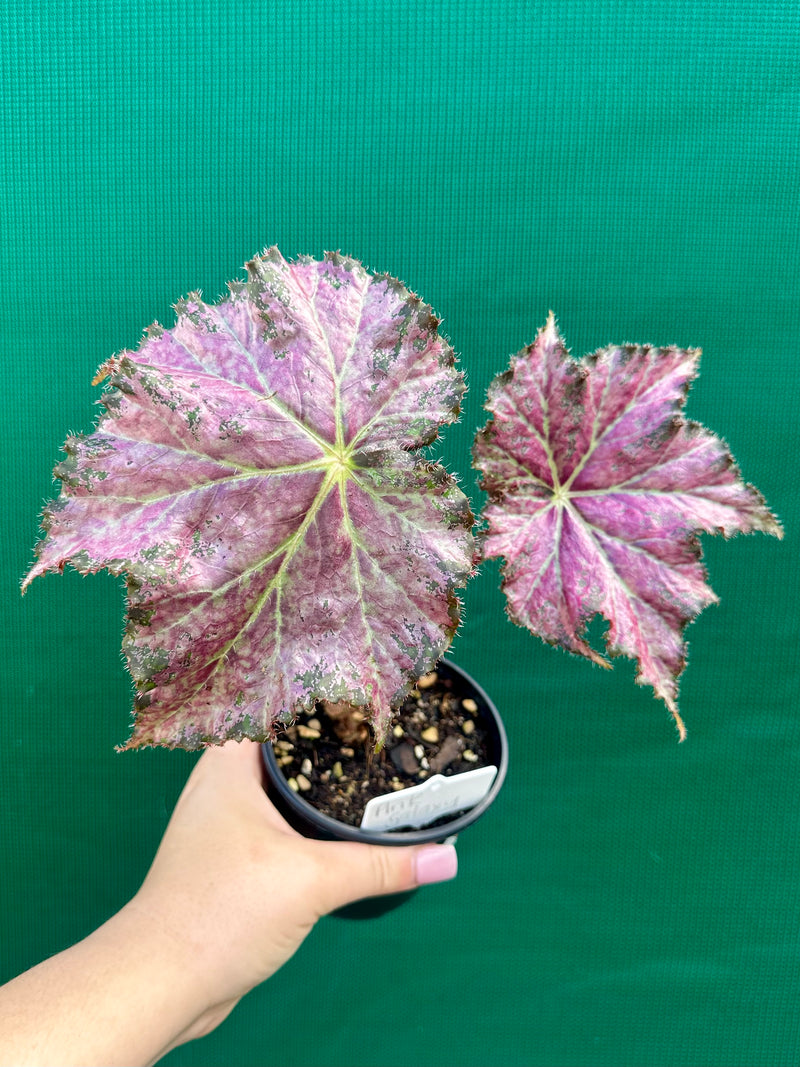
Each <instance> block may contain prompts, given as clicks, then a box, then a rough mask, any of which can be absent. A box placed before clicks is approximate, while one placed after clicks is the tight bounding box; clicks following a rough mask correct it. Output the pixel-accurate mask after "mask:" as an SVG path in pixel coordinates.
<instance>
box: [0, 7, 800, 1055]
mask: <svg viewBox="0 0 800 1067" xmlns="http://www.w3.org/2000/svg"><path fill="white" fill-rule="evenodd" d="M0 40H1V41H2V45H1V47H0V93H2V109H0V142H1V143H2V155H1V156H0V159H1V160H2V174H1V175H0V226H2V244H1V246H0V256H2V260H1V263H2V280H3V287H4V292H5V297H4V299H3V301H2V307H1V308H0V345H1V346H2V349H1V353H2V369H3V391H2V393H3V404H4V407H3V436H4V448H3V450H2V463H3V505H4V506H3V523H2V583H3V584H2V596H3V624H2V628H0V647H1V648H2V700H3V714H2V718H1V719H0V775H1V776H2V777H1V778H0V781H1V782H2V806H1V807H0V853H1V856H2V860H1V862H2V866H1V867H0V872H1V873H0V922H1V924H2V925H1V930H2V975H0V977H3V978H7V977H9V976H10V975H12V974H14V973H16V972H17V971H19V970H20V969H22V968H24V967H26V966H29V965H31V964H32V963H34V962H35V961H37V960H39V959H40V958H42V957H43V956H44V955H46V954H50V953H52V952H55V951H57V950H59V949H61V948H62V947H64V946H66V945H67V944H69V943H70V942H72V941H74V940H75V939H77V938H79V937H81V936H82V935H83V934H85V933H86V932H88V931H89V930H90V929H92V928H93V927H94V926H95V925H97V924H98V923H99V922H100V921H102V920H103V919H104V918H105V917H106V916H107V915H108V914H109V913H110V912H111V911H113V910H114V909H115V908H117V907H118V906H119V905H121V904H122V903H123V902H124V901H125V900H126V899H127V897H128V896H129V894H131V893H132V892H133V891H134V890H135V888H136V887H137V885H138V882H139V879H140V878H141V877H142V875H143V873H144V871H145V870H146V867H147V864H148V862H149V860H150V858H151V856H152V854H153V851H154V849H155V847H156V844H157V842H158V840H159V836H160V834H161V832H162V830H163V827H164V826H165V823H166V820H167V816H168V813H169V811H170V809H171V807H172V804H173V802H174V800H175V798H176V797H177V795H178V793H179V791H180V788H181V785H182V783H183V782H184V780H185V778H186V775H187V773H188V771H189V769H190V767H191V765H192V763H193V761H194V759H195V757H194V756H192V755H189V754H186V753H181V752H178V753H173V752H167V751H161V750H158V751H156V750H148V751H144V752H141V753H133V754H127V755H117V754H115V752H114V745H115V744H117V743H119V742H121V741H122V740H123V739H124V738H125V737H126V736H127V729H128V722H129V687H128V682H127V680H126V676H125V673H124V670H123V667H122V664H121V660H120V656H119V652H118V646H119V637H120V633H121V619H122V594H121V589H120V586H119V583H118V582H117V581H115V580H113V579H111V578H109V577H108V576H107V575H101V576H97V577H92V578H88V579H81V578H79V577H77V576H76V575H75V574H74V573H69V574H66V575H65V576H64V577H63V578H57V577H53V576H51V577H48V578H45V579H43V580H40V581H39V582H37V583H36V584H35V585H34V586H33V587H32V588H31V590H30V591H29V593H28V594H27V595H26V597H25V599H24V600H21V599H20V596H19V587H18V586H19V581H20V579H21V577H22V575H23V574H24V572H25V570H26V568H27V565H28V563H29V561H30V559H31V556H32V545H33V543H34V541H35V540H36V538H37V515H38V512H39V509H40V506H41V504H42V501H43V500H44V499H45V498H47V497H49V496H51V495H52V494H53V492H54V487H53V485H52V482H51V476H50V472H51V469H52V467H53V465H54V463H55V462H56V460H57V458H58V455H59V449H60V445H61V443H62V441H63V439H64V436H65V433H66V431H68V430H80V429H83V430H86V429H89V428H90V426H91V424H92V420H93V415H94V413H93V410H92V401H93V399H94V398H95V396H96V394H97V390H96V389H93V388H92V387H91V385H90V379H91V377H92V375H93V373H94V370H95V368H96V367H97V365H98V364H99V363H100V362H102V361H103V360H104V359H105V358H106V357H107V356H108V355H110V354H111V353H112V352H114V351H116V350H119V349H120V348H123V347H126V346H134V345H135V344H136V343H137V341H138V339H139V336H140V333H141V330H142V328H143V327H144V326H145V325H147V324H148V323H149V322H151V321H152V320H153V319H154V318H158V319H160V320H161V321H162V322H167V323H171V321H172V318H171V311H170V304H171V303H172V302H173V301H174V300H176V299H177V298H178V297H179V296H181V295H182V294H184V293H186V292H187V291H189V290H190V289H193V288H198V287H199V288H201V289H202V290H203V291H204V292H205V293H206V295H207V296H208V297H210V298H213V297H215V296H216V295H217V294H218V293H219V292H221V291H222V289H223V287H224V283H225V281H226V280H227V279H228V278H230V277H236V276H239V273H240V267H241V264H242V263H243V262H244V261H245V259H246V258H248V257H249V256H250V255H251V254H252V253H254V252H256V251H257V250H259V249H260V248H262V247H263V246H265V245H268V244H272V243H276V244H278V245H279V247H280V248H281V249H282V251H283V252H284V253H285V254H287V255H290V256H293V255H296V254H299V253H310V254H314V255H320V254H321V253H322V252H323V250H325V249H330V248H338V249H341V250H342V251H345V252H347V253H350V254H351V255H354V256H356V257H357V258H359V259H361V260H362V261H363V262H365V263H366V264H367V265H369V266H370V267H372V268H374V269H376V270H386V271H390V272H391V273H393V274H396V275H398V276H399V277H400V278H402V279H403V280H404V281H405V282H406V283H407V284H408V285H409V286H410V287H412V288H413V289H415V290H416V291H417V292H418V293H420V294H421V295H422V296H423V297H424V298H425V299H426V300H427V301H429V302H430V303H431V304H432V305H433V307H434V308H435V309H436V311H437V312H438V313H439V314H440V315H442V316H443V318H444V329H445V330H446V332H447V334H448V336H449V338H450V339H451V341H452V343H453V344H454V346H455V348H456V350H457V351H458V352H459V353H460V354H461V357H462V360H463V364H464V365H465V367H466V368H467V371H468V375H469V381H470V385H471V391H470V393H469V395H468V398H467V403H466V406H465V410H464V417H463V421H462V423H461V424H460V425H459V426H457V427H454V428H451V429H449V430H448V431H447V433H446V435H445V438H444V443H443V444H442V448H441V454H442V456H443V457H444V458H445V460H446V462H447V463H448V464H449V465H450V466H451V467H453V468H455V469H457V470H460V471H461V472H462V475H463V480H464V483H465V485H466V486H468V487H470V492H472V493H473V496H474V499H475V501H476V502H479V499H480V494H479V493H478V491H477V490H475V489H472V488H471V487H472V485H473V480H472V476H471V474H470V471H469V468H468V464H467V453H468V445H469V441H470V439H471V435H472V433H473V430H474V428H475V427H476V426H477V425H478V424H480V423H482V422H483V412H482V409H481V401H482V396H483V393H484V390H485V387H486V385H487V383H488V381H489V380H490V379H491V377H492V376H493V375H494V374H495V373H496V372H497V371H498V370H500V369H502V368H503V367H504V366H505V364H506V360H507V357H508V355H509V354H510V353H511V352H513V351H516V350H517V349H519V348H520V347H521V346H522V345H523V344H524V343H526V342H528V341H530V340H532V339H533V337H534V335H535V332H536V330H537V328H538V327H539V326H540V325H541V324H542V323H543V322H544V320H545V318H546V316H547V312H548V310H549V309H550V308H552V309H553V310H554V311H555V312H556V314H557V316H558V318H559V322H560V325H561V328H562V331H563V333H564V334H565V336H566V339H567V343H568V344H569V345H570V346H571V347H572V349H573V351H574V352H575V353H576V354H577V355H580V354H581V353H583V352H585V351H589V350H593V349H594V348H596V347H599V346H600V345H603V344H607V343H609V342H612V341H640V342H645V341H649V342H652V343H655V344H668V343H677V344H683V345H698V346H701V347H702V348H703V349H704V357H703V363H702V375H701V377H700V379H699V380H698V382H697V383H696V385H695V387H694V389H693V392H692V395H691V398H690V402H689V407H688V411H689V414H690V415H691V416H692V417H695V418H697V419H699V420H701V421H702V422H704V423H706V424H707V425H708V426H709V427H710V428H712V429H713V430H715V431H717V432H718V433H721V434H722V435H724V436H725V437H726V439H727V440H728V442H729V444H730V445H731V447H732V449H733V451H734V453H735V454H736V456H737V458H738V459H739V462H740V463H741V465H742V468H743V471H744V473H745V476H746V477H747V478H748V480H750V481H752V482H754V483H755V484H756V485H758V487H759V488H760V489H761V490H762V491H763V492H764V493H765V495H766V496H767V499H768V500H769V502H770V504H771V505H772V507H773V508H774V509H775V510H776V511H777V512H778V514H779V515H780V516H781V518H782V519H783V521H784V523H785V525H786V530H787V536H786V539H785V540H784V541H783V542H782V543H779V542H777V541H774V540H772V539H767V538H764V537H757V536H754V537H750V538H739V539H735V540H733V541H732V542H730V543H728V544H725V543H722V542H718V541H716V540H714V539H706V559H707V562H708V566H709V570H710V572H711V578H712V583H713V585H714V587H715V589H716V591H717V593H718V594H719V596H720V598H721V603H720V604H719V606H717V607H714V608H711V609H709V610H708V611H707V612H706V613H705V614H704V615H703V616H701V618H700V620H699V621H698V622H697V623H696V624H695V625H693V626H692V627H691V629H690V638H691V656H690V665H689V668H688V670H687V672H686V674H685V676H684V679H683V685H682V701H681V706H682V711H683V713H684V718H685V720H686V723H687V726H688V729H689V739H688V740H687V742H686V743H685V744H683V745H680V746H679V745H678V744H676V736H675V732H674V730H673V728H672V726H671V725H670V722H669V721H668V717H667V714H666V712H665V711H664V709H663V708H662V707H661V706H660V705H658V704H657V703H656V702H655V701H654V700H653V699H652V697H651V695H650V693H649V692H648V691H645V690H642V689H638V688H637V687H635V686H634V685H633V682H632V679H633V669H632V667H631V665H630V664H627V663H618V664H617V666H616V669H615V670H614V671H613V672H603V671H600V670H597V669H595V668H593V667H592V666H590V665H589V664H588V663H586V662H583V661H578V660H576V659H573V658H571V657H568V656H566V655H564V654H561V653H557V652H555V651H553V650H551V649H549V648H547V647H545V646H544V645H542V644H540V643H539V642H538V641H536V640H535V639H534V638H532V637H530V636H529V635H527V634H526V633H523V632H522V631H520V630H517V629H515V628H514V627H512V626H511V625H510V624H508V623H507V622H506V621H505V619H504V617H503V608H502V600H501V597H500V594H499V592H498V589H497V580H496V579H497V569H496V568H494V567H492V566H489V567H487V568H486V570H485V572H484V573H483V574H482V576H481V577H480V578H479V579H477V580H476V581H475V582H474V583H473V585H472V587H471V588H470V589H469V591H468V594H467V597H466V600H467V611H466V624H465V626H464V629H463V631H462V633H461V634H460V635H459V637H458V638H457V640H456V643H455V646H454V655H455V657H456V659H457V660H458V662H460V663H461V664H462V665H463V666H465V667H466V668H467V670H469V671H470V672H471V673H473V674H474V675H475V676H476V677H477V678H478V679H479V680H480V681H481V682H482V684H483V685H484V686H485V687H487V688H488V689H489V690H490V691H491V692H492V693H493V695H494V696H495V699H496V702H497V704H498V705H499V707H500V709H501V711H502V713H503V714H504V717H505V719H506V723H507V727H508V731H509V734H510V739H511V744H512V769H511V772H510V775H509V779H508V782H507V785H506V787H505V788H504V790H503V792H502V794H501V796H500V798H499V799H498V800H497V802H496V804H495V805H494V807H493V808H492V809H491V811H490V812H489V813H488V814H487V815H486V816H485V817H484V818H483V820H482V821H481V822H480V823H479V824H477V825H476V826H474V827H473V828H471V829H470V830H469V831H468V832H466V833H465V834H464V835H463V836H462V838H461V840H460V842H459V852H460V858H461V873H460V875H459V877H458V879H457V880H456V881H455V882H453V883H451V884H448V885H446V886H437V887H433V888H431V889H429V890H426V891H424V892H420V893H418V894H417V895H416V897H415V899H414V900H413V901H412V902H410V903H408V904H407V905H405V906H404V907H402V908H401V909H399V910H398V911H396V912H394V913H392V914H390V915H387V916H385V917H383V918H381V919H376V920H373V921H370V922H366V923H359V924H355V923H353V922H345V921H343V920H337V919H327V920H325V921H323V922H322V923H321V924H320V926H319V927H318V929H317V930H316V931H315V932H314V934H313V935H312V936H311V938H310V940H309V941H308V942H307V944H306V945H305V946H304V947H303V948H302V949H301V951H300V952H299V953H298V955H297V956H296V957H295V958H294V959H293V960H292V961H291V962H290V963H289V964H288V965H287V966H286V967H285V968H284V969H283V970H282V971H281V972H280V974H279V975H278V976H276V977H275V978H274V979H273V980H272V981H270V982H269V983H267V984H266V985H265V986H264V987H262V988H260V989H259V990H257V991H256V992H254V993H253V994H251V995H250V996H249V997H248V998H247V999H246V1000H245V1001H244V1003H243V1004H242V1005H240V1007H239V1008H238V1009H237V1010H236V1011H235V1012H234V1013H233V1015H232V1016H231V1017H230V1018H229V1019H228V1020H227V1021H226V1022H225V1023H224V1024H223V1026H222V1027H221V1028H220V1029H219V1030H218V1031H217V1032H216V1033H215V1034H213V1035H212V1036H210V1037H208V1038H206V1039H204V1040H203V1041H201V1042H198V1043H196V1044H194V1045H191V1046H188V1047H185V1048H182V1049H178V1050H176V1051H174V1052H173V1053H171V1054H170V1055H169V1056H168V1057H167V1058H166V1060H164V1061H163V1062H164V1063H167V1064H171V1065H179V1064H180V1065H189V1064H202V1065H205V1067H209V1065H211V1064H220V1065H222V1064H224V1065H226V1067H230V1065H231V1064H234V1065H238V1067H241V1065H251V1064H252V1065H271V1064H274V1065H281V1067H287V1065H296V1067H314V1065H319V1067H323V1065H324V1067H339V1065H341V1067H359V1065H365V1067H408V1065H410V1064H413V1065H421V1067H423V1065H424V1067H453V1065H455V1064H458V1065H459V1067H472V1065H475V1067H478V1065H480V1067H487V1065H488V1067H514V1065H524V1067H530V1065H539V1064H541V1065H550V1067H553V1065H555V1067H561V1065H564V1067H572V1065H609V1067H620V1065H643V1067H662V1065H673V1064H674V1065H687V1067H689V1065H691V1067H698V1065H709V1067H727V1065H739V1064H741V1065H752V1064H755V1063H757V1064H761V1065H773V1064H774V1065H778V1064H781V1065H783V1064H786V1065H790V1064H796V1063H797V1062H798V1059H800V904H799V903H798V901H800V837H799V831H800V825H799V823H800V819H798V801H797V788H798V765H799V762H800V715H798V710H800V709H798V704H799V703H800V701H798V681H799V680H800V669H798V659H797V623H796V604H797V592H798V581H797V565H798V547H797V545H798V541H797V531H798V529H800V514H798V511H799V510H800V509H799V508H798V503H799V502H800V482H799V481H798V469H797V462H796V456H797V446H798V443H800V435H799V434H798V429H797V397H798V383H799V382H800V375H799V374H798V367H797V340H798V335H799V334H800V330H799V329H798V327H800V300H798V268H799V267H800V253H799V252H798V242H800V218H798V204H799V203H800V166H799V165H800V110H799V105H800V83H799V81H798V56H799V55H800V52H799V49H800V7H798V5H797V4H796V3H795V2H794V0H785V2H782V0H753V2H741V0H540V2H531V0H528V2H525V0H497V2H492V0H485V2H482V3H479V2H476V0H450V2H437V0H427V2H422V0H404V2H403V3H388V2H384V0H327V2H323V0H294V2H291V0H284V2H280V0H270V2H258V0H239V2H237V3H228V2H225V0H219V2H211V0H165V2H155V3H152V4H147V3H142V2H141V0H136V2H134V0H83V2H81V0H35V2H34V0H9V2H7V3H4V4H2V5H0ZM269 906H270V905H269V900H265V901H264V907H265V908H266V909H268V908H269ZM43 1010H44V1006H43Z"/></svg>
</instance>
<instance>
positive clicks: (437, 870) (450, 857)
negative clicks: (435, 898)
mask: <svg viewBox="0 0 800 1067" xmlns="http://www.w3.org/2000/svg"><path fill="white" fill-rule="evenodd" d="M457 871H458V856H457V855H456V850H455V847H454V846H453V845H430V846H429V847H428V848H423V849H420V851H419V852H418V853H417V854H416V856H415V857H414V877H415V878H416V881H417V885H430V884H431V883H432V882H446V881H448V880H449V879H450V878H455V876H456V872H457Z"/></svg>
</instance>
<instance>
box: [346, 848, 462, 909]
mask: <svg viewBox="0 0 800 1067" xmlns="http://www.w3.org/2000/svg"><path fill="white" fill-rule="evenodd" d="M325 847H326V848H327V850H328V853H329V854H328V857H326V864H325V875H326V877H325V881H326V883H327V884H326V886H325V889H326V892H325V896H326V898H327V899H326V902H325V903H326V905H327V909H326V910H330V911H333V910H334V909H335V908H340V907H342V906H343V905H345V904H352V903H353V902H354V901H356V900H362V899H363V898H364V897H377V896H385V895H386V894H388V893H403V892H406V891H407V890H409V889H416V888H417V887H418V886H422V885H430V884H432V883H434V882H445V881H448V880H449V879H451V878H455V876H456V873H457V871H458V856H457V855H456V850H455V847H454V846H453V845H417V846H413V847H396V846H393V845H365V844H361V843H356V842H352V841H348V842H345V841H332V842H328V843H326V845H325Z"/></svg>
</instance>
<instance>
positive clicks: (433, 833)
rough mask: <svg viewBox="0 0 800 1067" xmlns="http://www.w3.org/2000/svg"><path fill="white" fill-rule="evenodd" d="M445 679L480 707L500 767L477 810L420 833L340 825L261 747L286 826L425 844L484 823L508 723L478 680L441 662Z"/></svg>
mask: <svg viewBox="0 0 800 1067" xmlns="http://www.w3.org/2000/svg"><path fill="white" fill-rule="evenodd" d="M436 670H437V672H438V674H439V676H440V677H442V678H445V679H447V678H449V679H450V680H451V681H452V683H453V690H454V692H456V693H458V695H459V696H460V697H461V698H462V699H464V698H467V697H470V698H471V699H472V700H474V701H475V703H476V704H477V705H478V712H477V713H476V714H477V717H479V718H480V719H482V726H483V727H484V728H485V729H486V733H487V739H488V742H489V748H490V752H489V756H490V762H491V763H493V764H494V766H496V767H497V775H496V776H495V779H494V781H493V782H492V785H491V787H490V789H489V791H488V793H487V794H486V796H485V797H484V798H483V799H482V800H481V801H479V802H478V803H477V804H476V805H475V806H474V807H472V808H470V809H468V810H466V811H461V812H457V813H456V814H454V815H452V816H451V817H449V818H448V819H447V820H442V819H439V820H437V821H436V824H435V825H433V826H423V827H421V828H419V829H413V830H412V829H406V830H392V831H375V830H372V831H370V830H362V829H360V828H359V827H356V826H350V825H348V824H346V823H341V822H338V821H337V820H336V819H332V818H331V817H330V816H328V815H325V814H323V813H322V812H320V811H317V809H316V808H315V807H314V806H313V805H312V804H310V803H309V802H308V801H307V800H305V799H304V798H303V797H302V796H300V795H299V794H298V793H295V792H294V790H292V789H291V788H290V787H289V784H288V782H287V781H286V778H285V777H284V774H283V772H282V771H281V769H280V767H279V766H278V762H277V759H276V757H275V752H274V750H273V747H272V745H271V744H269V743H265V744H264V745H262V748H261V751H262V755H263V760H264V768H265V771H266V789H267V794H268V795H269V797H270V799H271V801H272V802H273V804H274V805H275V807H276V808H277V809H278V811H279V812H280V813H281V814H282V815H283V817H284V818H285V819H286V821H287V822H288V823H289V824H290V825H291V826H293V827H294V828H295V829H296V830H298V831H299V832H300V833H302V834H303V835H304V836H305V837H313V838H317V839H320V840H327V841H364V842H367V843H368V844H374V845H422V844H429V843H431V842H442V841H451V840H453V839H454V838H455V837H456V835H458V834H460V833H461V831H462V830H465V829H466V828H467V827H468V826H470V825H471V824H472V823H474V822H475V821H476V819H479V818H480V817H481V815H483V813H484V812H485V811H486V810H487V808H488V807H489V806H490V805H491V803H492V801H493V800H494V799H495V797H496V796H497V794H498V793H499V792H500V789H501V787H502V785H503V781H504V779H505V776H506V771H507V769H508V740H507V738H506V732H505V728H504V727H503V722H502V720H501V718H500V715H499V713H498V711H497V708H496V707H495V706H494V703H493V702H492V701H491V699H490V698H489V697H488V695H487V694H486V693H485V692H484V690H483V689H482V688H481V687H480V686H479V685H478V684H477V682H475V680H474V679H473V678H471V677H470V675H468V674H467V673H466V671H464V670H462V668H461V667H458V666H456V664H455V663H452V662H451V661H450V660H440V661H439V663H438V664H437V666H436ZM408 896H410V894H408V893H402V894H398V896H397V897H376V898H373V900H370V901H363V902H359V904H357V905H351V906H350V907H349V908H343V909H342V910H341V911H340V912H339V913H338V914H342V915H347V916H351V917H367V916H370V915H377V914H381V913H382V912H384V911H387V910H389V909H390V908H392V907H395V906H396V905H397V904H399V903H402V901H403V900H405V899H406V898H407V897H408Z"/></svg>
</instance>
